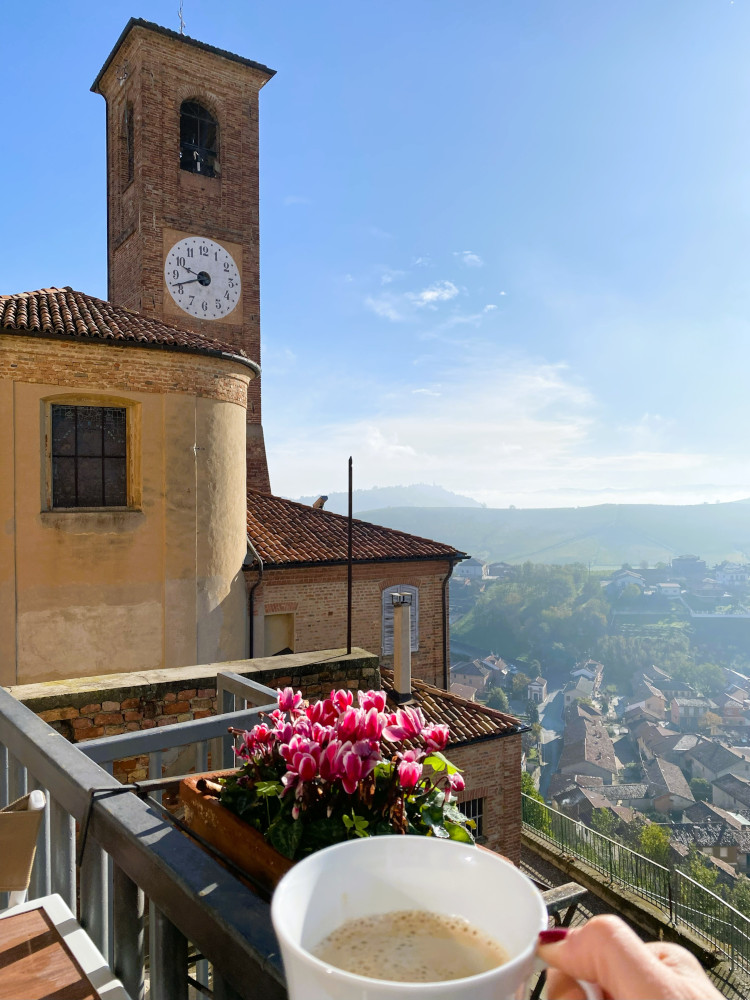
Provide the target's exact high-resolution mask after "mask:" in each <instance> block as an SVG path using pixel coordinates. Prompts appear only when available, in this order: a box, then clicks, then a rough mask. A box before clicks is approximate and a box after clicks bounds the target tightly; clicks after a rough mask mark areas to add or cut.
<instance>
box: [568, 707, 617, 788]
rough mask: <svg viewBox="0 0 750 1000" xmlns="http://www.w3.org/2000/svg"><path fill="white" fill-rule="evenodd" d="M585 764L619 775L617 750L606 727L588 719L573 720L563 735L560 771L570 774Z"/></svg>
mask: <svg viewBox="0 0 750 1000" xmlns="http://www.w3.org/2000/svg"><path fill="white" fill-rule="evenodd" d="M584 763H587V764H595V765H596V766H597V767H600V768H602V769H603V770H605V771H609V772H610V773H612V774H617V759H616V757H615V748H614V745H613V743H612V740H611V739H610V737H609V734H608V733H607V730H606V729H605V728H604V726H602V725H601V724H600V723H598V722H592V721H589V720H588V719H583V718H572V719H570V720H569V721H568V723H567V725H566V726H565V731H564V733H563V751H562V754H561V755H560V764H559V770H560V771H568V772H570V771H571V770H572V769H574V768H576V767H578V766H579V765H582V764H584Z"/></svg>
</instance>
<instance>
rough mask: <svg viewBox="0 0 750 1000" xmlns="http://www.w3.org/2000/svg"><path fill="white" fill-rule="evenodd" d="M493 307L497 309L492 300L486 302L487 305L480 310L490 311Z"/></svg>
mask: <svg viewBox="0 0 750 1000" xmlns="http://www.w3.org/2000/svg"><path fill="white" fill-rule="evenodd" d="M493 309H497V306H496V305H495V303H494V302H488V303H487V305H486V306H485V307H484V309H483V310H482V312H484V313H488V312H492V310H493Z"/></svg>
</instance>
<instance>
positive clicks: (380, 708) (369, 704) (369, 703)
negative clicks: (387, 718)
mask: <svg viewBox="0 0 750 1000" xmlns="http://www.w3.org/2000/svg"><path fill="white" fill-rule="evenodd" d="M357 699H358V701H359V707H360V708H363V709H364V710H365V711H366V712H369V711H370V709H371V708H374V709H375V711H376V712H384V711H385V691H357Z"/></svg>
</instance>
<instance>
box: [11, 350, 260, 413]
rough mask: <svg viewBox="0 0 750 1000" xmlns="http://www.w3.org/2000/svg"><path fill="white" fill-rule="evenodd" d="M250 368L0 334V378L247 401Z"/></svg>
mask: <svg viewBox="0 0 750 1000" xmlns="http://www.w3.org/2000/svg"><path fill="white" fill-rule="evenodd" d="M250 375H251V372H250V370H249V369H248V368H245V367H244V366H242V365H239V364H237V362H234V361H223V360H221V359H220V358H212V357H208V356H206V355H200V354H188V353H184V352H181V351H169V350H158V349H156V348H145V347H138V346H136V345H127V346H125V345H122V346H121V345H115V344H108V345H106V346H105V345H103V344H97V343H87V342H78V341H74V340H63V339H60V340H52V339H47V338H44V337H31V336H13V335H8V334H3V336H2V337H0V379H10V380H13V381H16V382H27V383H32V384H36V385H57V386H65V387H67V388H74V389H76V390H77V391H79V392H89V391H95V392H108V391H109V392H126V393H133V392H152V393H187V394H189V395H193V396H203V397H206V398H208V399H219V400H222V401H224V402H228V403H236V404H237V405H238V406H242V407H243V408H245V407H246V406H247V387H248V383H249V381H250Z"/></svg>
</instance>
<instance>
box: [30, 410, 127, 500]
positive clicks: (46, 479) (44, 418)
mask: <svg viewBox="0 0 750 1000" xmlns="http://www.w3.org/2000/svg"><path fill="white" fill-rule="evenodd" d="M40 404H41V407H42V413H41V421H40V422H41V429H42V442H41V454H42V462H43V468H42V497H41V505H42V512H43V513H48V514H85V513H88V512H97V513H99V512H105V513H107V512H123V511H140V510H141V508H142V503H143V483H142V476H141V404H140V403H138V402H137V401H136V400H133V399H127V398H125V397H122V396H116V395H109V394H106V395H105V394H104V393H102V394H99V393H96V394H94V393H70V392H67V393H58V394H55V395H53V396H46V397H45V398H44V399H42V400H40ZM53 406H95V407H99V408H101V409H106V408H109V407H115V408H118V409H124V410H125V455H126V458H125V469H126V483H127V486H126V495H127V503H126V504H125V505H124V506H105V507H55V506H53V500H54V497H53V495H52V407H53Z"/></svg>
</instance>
